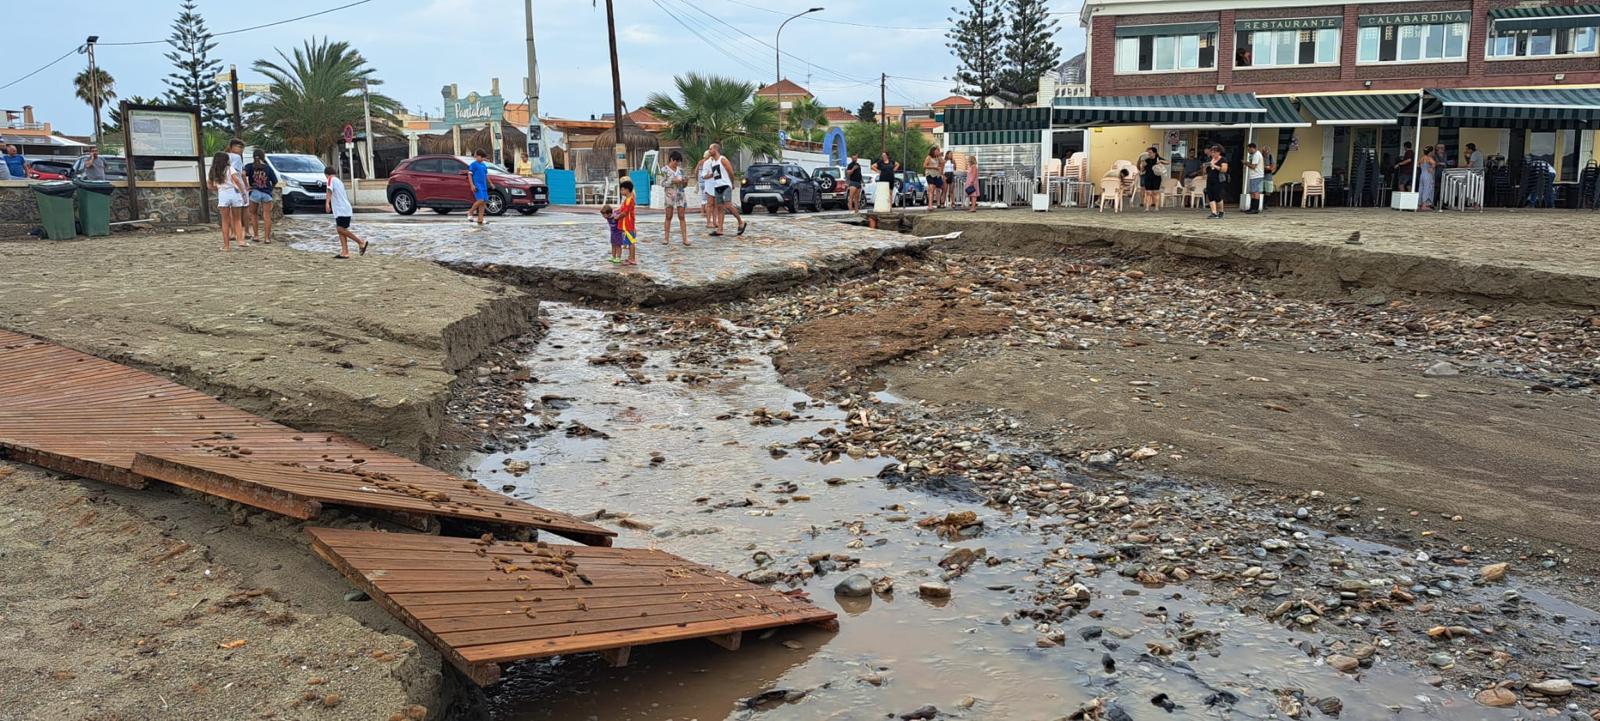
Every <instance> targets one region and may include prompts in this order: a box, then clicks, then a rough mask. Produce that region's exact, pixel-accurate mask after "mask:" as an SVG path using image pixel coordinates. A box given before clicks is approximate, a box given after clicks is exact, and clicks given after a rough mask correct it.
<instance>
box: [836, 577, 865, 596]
mask: <svg viewBox="0 0 1600 721" xmlns="http://www.w3.org/2000/svg"><path fill="white" fill-rule="evenodd" d="M833 594H834V595H835V596H845V597H847V598H861V597H863V596H871V595H872V579H870V578H867V574H865V573H854V574H851V575H850V577H849V578H846V579H844V580H843V581H840V582H839V585H837V586H834V587H833Z"/></svg>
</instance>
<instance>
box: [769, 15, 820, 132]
mask: <svg viewBox="0 0 1600 721" xmlns="http://www.w3.org/2000/svg"><path fill="white" fill-rule="evenodd" d="M819 12H822V8H811V9H810V10H806V11H805V12H799V13H795V14H793V15H790V16H789V18H788V19H787V20H784V21H783V22H781V23H778V32H777V33H776V34H774V35H773V38H772V59H773V63H772V64H773V66H774V67H775V68H776V69H777V71H778V79H777V80H776V81H774V82H773V83H772V87H774V88H776V89H777V90H778V130H780V131H781V130H783V50H782V49H781V45H782V43H783V26H785V25H788V24H789V20H793V19H795V18H797V17H800V16H801V15H810V14H811V13H819ZM778 159H779V160H783V143H778Z"/></svg>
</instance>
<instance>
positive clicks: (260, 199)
mask: <svg viewBox="0 0 1600 721" xmlns="http://www.w3.org/2000/svg"><path fill="white" fill-rule="evenodd" d="M250 202H252V203H270V202H272V193H268V192H267V191H265V190H252V191H250Z"/></svg>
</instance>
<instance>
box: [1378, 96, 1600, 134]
mask: <svg viewBox="0 0 1600 721" xmlns="http://www.w3.org/2000/svg"><path fill="white" fill-rule="evenodd" d="M1416 112H1417V101H1416V99H1415V97H1413V98H1412V100H1411V102H1410V103H1408V104H1407V105H1406V106H1405V107H1403V108H1401V109H1400V115H1401V116H1402V117H1404V116H1406V115H1411V116H1413V117H1414V116H1415V114H1416ZM1422 119H1423V121H1424V122H1429V121H1433V122H1434V123H1435V124H1437V125H1438V126H1440V127H1446V128H1523V129H1526V130H1564V129H1576V130H1583V129H1588V128H1593V127H1596V126H1600V88H1541V89H1526V90H1522V89H1498V88H1497V89H1467V90H1463V89H1446V88H1439V89H1432V90H1428V91H1427V92H1426V93H1425V98H1424V100H1423V103H1422Z"/></svg>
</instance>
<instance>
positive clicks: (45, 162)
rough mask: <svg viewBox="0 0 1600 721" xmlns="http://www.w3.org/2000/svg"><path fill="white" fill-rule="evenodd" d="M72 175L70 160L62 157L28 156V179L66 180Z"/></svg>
mask: <svg viewBox="0 0 1600 721" xmlns="http://www.w3.org/2000/svg"><path fill="white" fill-rule="evenodd" d="M70 177H72V161H70V160H66V159H64V158H29V159H28V179H29V180H66V179H67V178H70Z"/></svg>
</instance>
